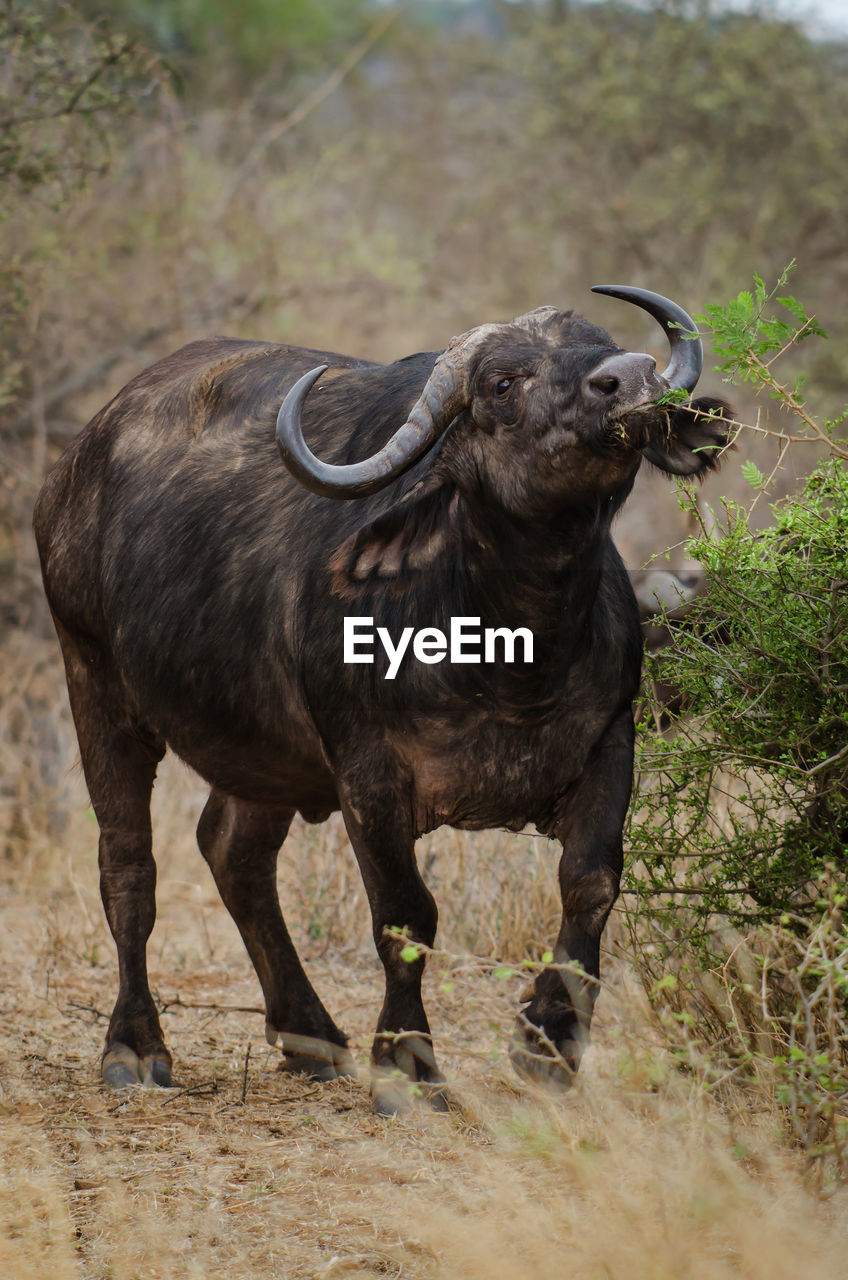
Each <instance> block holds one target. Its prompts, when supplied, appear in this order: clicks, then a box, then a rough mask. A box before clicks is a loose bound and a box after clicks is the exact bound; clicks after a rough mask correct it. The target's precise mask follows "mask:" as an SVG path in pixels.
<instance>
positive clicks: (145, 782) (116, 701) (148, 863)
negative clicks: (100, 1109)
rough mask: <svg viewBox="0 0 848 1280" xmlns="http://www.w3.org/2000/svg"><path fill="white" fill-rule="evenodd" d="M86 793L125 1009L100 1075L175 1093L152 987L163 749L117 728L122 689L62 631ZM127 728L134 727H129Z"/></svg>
mask: <svg viewBox="0 0 848 1280" xmlns="http://www.w3.org/2000/svg"><path fill="white" fill-rule="evenodd" d="M56 627H57V632H58V635H59V640H60V643H61V645H62V655H63V657H64V659H65V670H66V672H67V679H68V694H69V697H70V703H71V710H72V712H73V717H74V724H75V726H76V731H77V738H78V740H79V748H80V758H81V760H82V766H83V772H84V773H85V780H86V783H87V785H88V793H89V795H90V797H91V803H92V806H93V808H94V812H95V815H96V817H97V821H98V823H99V825H100V843H99V864H100V894H101V897H102V899H103V906H104V909H105V911H106V919H107V920H108V922H109V928H110V929H111V931H112V937H113V938H114V939H115V946H116V948H117V952H118V974H119V989H118V999H117V1002H116V1004H115V1008H114V1011H113V1013H112V1017H111V1019H110V1021H109V1030H108V1032H107V1035H106V1047H105V1049H104V1051H103V1059H102V1063H101V1074H102V1077H103V1080H104V1081H105V1083H106V1084H107V1085H109V1086H110V1087H112V1088H124V1087H126V1086H127V1085H138V1084H147V1085H162V1086H168V1085H169V1084H170V1083H171V1055H170V1054H169V1053H168V1050H167V1049H166V1048H165V1042H164V1040H163V1038H162V1029H161V1027H160V1025H159V1016H158V1014H157V1012H156V1006H155V1005H154V1003H153V997H152V996H151V994H150V987H149V984H148V979H147V955H146V952H147V939H148V938H149V936H150V931H151V930H152V928H153V923H154V920H155V919H156V864H155V862H154V861H153V852H152V832H151V826H150V794H151V791H152V789H153V781H154V779H155V777H156V766H157V765H158V763H159V761H160V760H161V759H162V756H163V755H164V754H165V746H164V743H162V742H161V741H160V740H158V739H157V738H156V737H155V735H154V734H152V733H149V732H146V731H144V730H143V729H140V728H136V729H131V728H129V727H122V726H120V725H118V724H116V722H115V719H116V712H119V711H120V709H121V700H120V688H119V686H118V685H117V683H116V682H113V681H111V680H110V678H109V668H108V665H107V664H106V663H105V662H104V661H103V659H102V656H101V655H100V654H99V652H98V651H97V650H96V649H95V648H93V647H92V646H89V645H85V647H84V651H83V650H82V648H81V646H80V645H78V644H77V643H76V641H74V640H73V639H72V638H71V636H70V635H69V634H68V632H67V631H65V629H64V628H63V627H62V626H61V624H59V623H58V622H57V624H56ZM129 723H130V721H129V718H128V719H127V725H129Z"/></svg>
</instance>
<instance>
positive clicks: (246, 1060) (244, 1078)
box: [241, 1040, 250, 1106]
mask: <svg viewBox="0 0 848 1280" xmlns="http://www.w3.org/2000/svg"><path fill="white" fill-rule="evenodd" d="M249 1062H250V1041H249V1040H248V1042H247V1049H246V1050H245V1055H244V1072H243V1074H242V1078H241V1105H242V1106H244V1100H245V1098H246V1097H247V1067H248V1064H249Z"/></svg>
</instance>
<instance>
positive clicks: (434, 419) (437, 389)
mask: <svg viewBox="0 0 848 1280" xmlns="http://www.w3.org/2000/svg"><path fill="white" fill-rule="evenodd" d="M492 328H494V326H492V325H481V326H480V327H479V328H477V329H471V330H469V332H468V333H465V334H462V335H461V336H460V337H458V338H454V339H453V341H452V342H451V344H450V346H448V347H447V349H446V350H445V351H443V352H442V354H441V355H440V356H439V358H438V360H437V361H436V364H435V366H434V368H433V372H432V373H431V374H430V377H429V378H428V379H427V383H426V386H425V387H424V390H423V391H422V392H421V395H420V396H419V397H418V400H417V401H416V403H415V404H414V405H413V407H412V409H411V410H410V413H409V417H408V418H407V420H406V422H404V423H403V425H402V426H400V427H398V429H397V431H396V432H395V433H394V435H393V436H392V437H391V439H390V440H388V441H387V442H386V444H384V445H383V447H382V449H379V450H378V451H377V452H376V453H375V454H372V456H371V457H370V458H365V459H363V461H362V462H351V463H348V464H347V465H343V466H334V465H332V464H331V463H328V462H322V461H321V460H320V458H316V457H315V454H314V453H312V451H311V449H310V448H309V446H308V445H307V443H306V441H305V440H304V438H303V428H302V426H301V413H302V411H303V403H304V401H305V399H306V397H307V395H308V393H309V392H310V391H311V389H312V387H313V386H314V385H315V383H316V382H317V381H318V379H319V378H320V377H321V374H322V373H324V371H325V370H326V369H327V368H328V367H329V366H328V365H325V364H322V365H319V366H318V368H317V369H312V370H311V371H310V372H309V373H306V374H304V376H303V377H302V378H300V379H299V380H298V381H297V382H296V383H295V384H294V386H293V387H292V389H291V390H290V391H289V392H288V394H287V395H286V398H285V399H284V400H283V403H282V406H281V407H280V412H279V414H278V415H277V447H278V448H279V450H280V456H281V457H282V459H283V462H284V463H285V464H286V466H287V467H288V469H289V471H290V472H291V473H292V475H293V476H294V477H295V479H296V480H299V481H300V483H301V484H302V485H304V486H305V488H307V489H311V490H312V491H313V493H320V494H322V495H323V496H324V497H327V498H364V497H366V496H367V495H368V494H370V493H377V492H378V491H379V490H380V489H383V488H385V486H386V485H387V484H390V483H391V481H392V480H394V479H396V477H397V476H400V475H402V474H403V473H404V471H407V470H408V469H409V467H411V466H412V465H413V463H414V462H417V461H418V459H419V458H420V457H421V456H422V455H423V454H425V453H427V451H428V450H429V449H432V447H433V445H434V444H435V443H436V442H437V440H438V439H439V438H440V436H442V435H443V434H444V432H445V431H446V430H447V428H448V427H449V426H450V424H451V422H453V420H454V418H455V417H456V415H457V414H458V413H459V411H460V410H461V409H462V408H463V407H464V405H465V402H466V400H467V391H466V376H465V373H466V368H467V364H468V357H469V355H470V351H471V349H473V347H474V346H476V345H477V342H479V340H480V339H481V338H482V337H483V336H484V335H485V334H487V333H489V332H490V331H491V330H492Z"/></svg>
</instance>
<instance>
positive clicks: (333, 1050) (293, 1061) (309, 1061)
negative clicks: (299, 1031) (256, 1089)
mask: <svg viewBox="0 0 848 1280" xmlns="http://www.w3.org/2000/svg"><path fill="white" fill-rule="evenodd" d="M265 1039H266V1040H267V1041H268V1043H269V1044H271V1045H275V1044H279V1045H280V1047H281V1048H282V1050H283V1053H284V1055H285V1059H284V1062H283V1066H282V1070H284V1071H286V1072H292V1073H294V1074H297V1075H303V1076H307V1077H308V1079H310V1080H323V1081H327V1080H338V1079H339V1078H340V1077H345V1076H346V1077H350V1078H353V1079H355V1078H356V1068H355V1066H354V1064H353V1058H352V1057H351V1055H350V1053H349V1052H348V1050H347V1048H346V1047H345V1046H344V1045H341V1044H334V1043H333V1042H332V1041H331V1040H320V1039H318V1038H317V1037H315V1036H301V1035H296V1034H295V1033H294V1032H290V1031H277V1030H276V1029H275V1028H274V1027H272V1026H270V1024H268V1023H266V1024H265Z"/></svg>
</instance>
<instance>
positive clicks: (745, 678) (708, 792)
mask: <svg viewBox="0 0 848 1280" xmlns="http://www.w3.org/2000/svg"><path fill="white" fill-rule="evenodd" d="M785 280H786V274H785V273H784V275H783V276H782V277H781V279H780V281H779V282H778V286H777V288H776V289H775V290H773V291H772V292H771V293H767V292H766V289H765V286H764V284H763V282H762V280H761V279H759V278H757V279H756V280H755V288H754V290H753V291H750V292H749V291H744V292H742V293H740V294H739V295H738V297H737V298H735V299H734V300H733V301H732V302H731V303H730V304H729V305H727V306H723V307H718V306H714V307H710V308H708V309H707V315H706V316H704V317H699V321H700V322H701V323H703V324H705V325H706V326H708V327H709V328H710V329H711V330H712V339H713V347H714V349H715V350H716V351H717V352H718V354H719V356H720V360H721V362H720V365H719V368H720V369H721V370H722V371H723V372H724V374H725V377H726V378H727V380H736V381H747V382H750V383H753V384H754V385H755V386H756V387H757V389H758V390H760V391H762V392H764V393H766V394H767V395H768V396H769V397H771V398H773V399H774V400H776V401H777V402H778V405H779V407H780V409H781V410H783V411H784V412H783V413H781V414H780V415H779V416H778V418H777V419H776V420H777V422H778V423H779V425H778V426H772V425H770V424H769V421H768V419H766V424H765V425H763V424H762V422H760V423H759V424H758V426H757V428H756V430H759V431H761V432H764V433H765V434H767V435H770V436H772V437H773V438H774V440H775V442H776V448H777V463H776V465H775V468H774V469H773V471H772V473H771V475H770V476H765V475H764V474H763V473H762V472H761V471H760V469H759V468H758V467H757V466H756V465H755V464H754V463H753V462H751V461H745V462H743V463H742V472H743V475H744V476H745V478H746V479H747V480H748V482H749V484H750V485H751V486H752V487H753V489H754V490H755V491H756V494H755V497H754V500H753V501H752V503H751V506H750V508H747V509H746V508H745V507H743V506H742V505H740V504H738V503H726V504H725V509H724V518H723V520H721V521H720V522H719V524H718V527H717V528H708V527H706V523H705V522H702V532H701V534H700V535H699V536H698V537H696V538H695V539H694V540H693V541H692V542H691V544H690V547H689V550H690V552H691V554H692V555H694V556H696V557H697V558H698V559H699V560H700V561H701V562H702V564H703V565H704V567H705V569H706V571H707V577H708V583H709V585H708V588H707V590H706V591H705V593H704V594H703V595H702V596H701V597H700V598H699V599H698V601H697V604H696V606H695V608H694V609H693V611H692V613H691V614H690V615H689V616H688V617H687V618H686V619H685V621H684V622H681V623H675V622H673V621H671V620H668V625H669V628H670V631H671V644H670V646H669V647H668V648H666V649H665V650H662V651H660V652H659V653H657V654H656V655H655V656H653V657H652V658H651V659H650V660H649V662H648V664H647V672H646V675H647V683H648V687H649V688H650V687H651V684H652V683H653V682H657V683H660V682H663V683H665V684H672V685H674V686H676V688H677V689H678V690H679V691H680V695H681V709H680V711H679V712H677V713H676V714H675V715H673V716H672V717H671V723H669V717H668V716H667V715H666V714H664V713H663V711H662V709H661V708H659V707H654V708H653V711H654V714H653V716H652V717H649V718H648V719H647V721H646V722H645V723H643V732H642V735H641V739H640V743H639V748H638V755H637V770H638V787H637V792H636V800H635V803H634V806H633V811H632V817H631V821H630V828H629V881H628V891H627V892H628V894H629V903H630V904H634V903H635V905H633V909H632V910H628V921H629V925H630V931H631V936H632V938H633V941H634V944H635V955H636V959H637V964H638V967H639V969H640V971H641V974H642V978H643V981H644V982H645V985H646V988H647V990H648V993H649V995H650V996H651V998H652V1001H653V1003H654V1007H655V1008H656V1009H657V1010H658V1012H659V1014H660V1018H661V1022H662V1025H663V1026H664V1027H665V1029H666V1030H667V1031H670V1032H671V1033H672V1039H673V1040H676V1041H677V1044H678V1049H679V1051H680V1053H681V1054H682V1055H683V1057H684V1058H685V1060H686V1062H687V1064H688V1066H689V1067H697V1068H698V1069H699V1070H701V1071H703V1072H704V1073H705V1074H706V1075H707V1076H708V1077H709V1078H710V1079H711V1081H712V1082H713V1083H715V1082H721V1081H726V1080H728V1079H730V1078H736V1079H737V1080H739V1079H741V1080H743V1081H745V1082H746V1084H747V1085H748V1086H751V1085H754V1084H758V1085H765V1086H766V1087H767V1088H768V1089H769V1090H770V1092H771V1095H772V1098H773V1100H774V1101H775V1102H776V1103H777V1104H778V1105H779V1106H780V1107H781V1108H782V1109H783V1111H784V1114H785V1115H786V1117H787V1124H788V1127H789V1130H790V1132H791V1134H792V1135H793V1136H794V1138H795V1139H796V1140H797V1141H798V1142H799V1143H801V1144H802V1145H803V1147H804V1149H805V1150H806V1152H807V1154H808V1157H809V1158H810V1159H811V1160H815V1161H816V1168H817V1170H818V1171H819V1172H821V1170H822V1169H824V1168H825V1167H829V1168H835V1169H836V1170H837V1171H838V1172H840V1173H842V1174H844V1173H846V1172H848V1160H846V1139H847V1138H848V1116H846V1111H847V1110H848V933H846V928H845V920H844V905H845V902H846V900H848V449H846V443H845V440H844V438H842V437H841V436H840V434H839V428H840V426H841V423H842V422H843V421H844V416H845V415H844V414H843V415H841V416H838V417H836V418H834V419H833V420H832V421H829V422H824V423H820V422H818V421H817V420H816V419H814V418H813V417H812V416H811V415H810V414H809V413H808V411H807V408H806V406H805V404H804V401H803V383H802V380H801V379H800V378H797V377H796V378H794V380H793V381H792V382H791V384H789V383H783V382H781V381H779V377H778V373H777V372H776V366H777V364H778V362H779V361H780V360H781V359H782V358H784V357H786V356H787V355H788V354H789V352H790V351H791V350H792V349H793V348H795V347H796V346H797V344H798V343H799V342H800V341H801V340H803V339H804V338H807V337H810V336H812V335H818V336H825V335H824V334H823V333H822V330H821V329H820V328H819V327H818V326H817V325H816V323H815V321H814V319H813V318H811V317H809V316H807V315H806V313H805V312H804V309H803V307H802V306H801V305H800V304H799V303H798V302H797V300H796V299H795V298H793V297H791V296H778V292H777V291H778V289H780V288H782V287H783V285H784V284H785ZM741 435H742V437H743V440H744V437H745V431H744V429H743V430H742V431H741ZM802 443H808V444H813V445H815V446H816V447H817V450H818V452H819V454H822V453H823V452H824V450H825V449H826V450H827V455H828V456H826V457H823V458H822V457H820V460H819V463H818V465H817V466H816V467H815V469H814V470H813V472H812V474H811V475H810V476H809V477H808V479H807V480H806V482H805V483H804V485H803V487H802V488H801V489H800V491H799V492H798V493H797V494H795V495H793V496H790V497H786V498H784V499H782V500H781V501H777V502H773V503H771V504H770V507H769V509H768V514H769V519H768V520H767V522H766V524H765V527H760V525H761V522H762V517H763V511H762V509H761V507H762V500H763V498H764V497H765V495H766V494H767V491H768V489H769V487H770V484H771V482H772V480H773V479H774V477H775V475H776V473H777V471H778V470H779V467H780V465H781V462H782V461H783V460H784V459H785V456H786V452H787V450H788V449H790V448H792V449H797V448H798V447H800V445H801V444H802ZM743 447H744V445H743ZM684 502H688V503H689V504H691V509H692V511H693V513H696V514H700V513H699V509H698V507H697V505H696V503H695V500H694V497H693V496H692V495H691V494H690V495H689V496H688V498H685V499H684Z"/></svg>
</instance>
